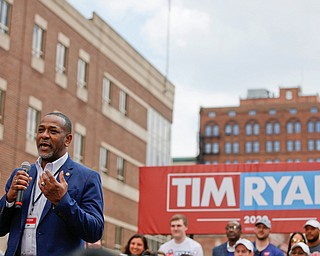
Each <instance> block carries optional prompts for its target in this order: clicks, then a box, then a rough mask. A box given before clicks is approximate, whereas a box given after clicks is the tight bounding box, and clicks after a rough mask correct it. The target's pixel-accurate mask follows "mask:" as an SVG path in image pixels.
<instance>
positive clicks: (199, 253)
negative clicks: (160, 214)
mask: <svg viewBox="0 0 320 256" xmlns="http://www.w3.org/2000/svg"><path fill="white" fill-rule="evenodd" d="M170 230H171V235H172V237H173V239H171V240H170V241H168V242H166V243H164V244H162V245H161V246H160V248H159V251H162V252H164V253H165V254H166V255H168V256H177V255H182V254H189V255H192V256H203V249H202V246H201V245H200V244H199V243H198V242H196V241H194V240H193V239H191V238H190V237H187V235H186V231H187V230H188V221H187V218H186V216H184V215H183V214H176V215H173V216H172V217H171V219H170Z"/></svg>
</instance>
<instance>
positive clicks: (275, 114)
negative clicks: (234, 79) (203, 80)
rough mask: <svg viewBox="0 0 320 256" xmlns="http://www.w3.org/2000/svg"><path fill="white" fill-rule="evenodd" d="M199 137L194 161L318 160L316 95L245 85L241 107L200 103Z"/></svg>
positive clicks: (319, 124) (319, 117)
mask: <svg viewBox="0 0 320 256" xmlns="http://www.w3.org/2000/svg"><path fill="white" fill-rule="evenodd" d="M199 136H200V138H199V152H200V153H199V155H198V157H197V162H198V163H199V164H216V163H226V164H232V163H258V162H267V163H275V162H302V161H308V162H313V161H318V162H319V161H320V156H319V153H320V101H319V96H318V95H310V96H305V95H302V93H301V88H300V87H295V88H280V95H279V97H274V96H273V95H271V94H270V92H269V91H267V90H264V89H258V90H249V91H248V95H247V98H245V99H240V106H237V107H216V108H201V109H200V129H199Z"/></svg>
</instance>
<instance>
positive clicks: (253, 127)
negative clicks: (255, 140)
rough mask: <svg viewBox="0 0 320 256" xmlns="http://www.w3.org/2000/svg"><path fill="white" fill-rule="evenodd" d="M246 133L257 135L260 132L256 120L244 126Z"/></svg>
mask: <svg viewBox="0 0 320 256" xmlns="http://www.w3.org/2000/svg"><path fill="white" fill-rule="evenodd" d="M245 129H246V135H259V133H260V125H259V124H258V123H256V122H252V121H251V122H249V123H247V124H246V126H245Z"/></svg>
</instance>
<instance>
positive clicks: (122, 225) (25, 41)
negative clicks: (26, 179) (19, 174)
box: [0, 0, 175, 249]
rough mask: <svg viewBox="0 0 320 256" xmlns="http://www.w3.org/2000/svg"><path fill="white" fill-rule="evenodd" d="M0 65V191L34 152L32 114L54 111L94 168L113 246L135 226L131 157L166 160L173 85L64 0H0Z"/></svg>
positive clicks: (76, 154) (80, 157) (0, 244)
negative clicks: (62, 115) (69, 124)
mask: <svg viewBox="0 0 320 256" xmlns="http://www.w3.org/2000/svg"><path fill="white" fill-rule="evenodd" d="M0 67H1V68H0V151H1V154H0V163H1V169H0V178H1V179H0V187H1V188H2V192H1V194H3V193H4V186H5V183H6V181H7V179H8V177H9V175H10V174H11V172H12V170H13V169H14V168H15V167H18V166H20V165H21V163H22V162H24V161H29V162H34V161H35V160H36V158H37V155H38V154H37V149H36V146H35V135H36V132H37V125H38V123H39V120H40V119H41V118H42V117H43V116H44V114H46V113H48V112H51V111H61V112H63V113H65V114H67V115H68V116H69V117H70V118H71V120H72V122H73V127H74V130H73V134H74V137H73V138H74V139H73V142H72V144H71V147H70V148H69V154H70V155H71V157H72V158H73V159H74V160H75V161H78V162H80V163H83V164H85V165H87V166H89V167H91V168H93V169H94V170H96V171H97V172H99V173H100V174H101V178H102V183H103V192H104V198H105V205H104V216H105V231H104V235H103V237H102V245H103V246H104V247H108V248H110V249H121V247H122V246H123V245H124V244H125V243H126V242H127V240H128V239H129V237H130V236H131V235H132V234H134V233H136V232H137V225H138V224H137V221H138V201H139V167H140V166H144V165H149V166H153V165H170V164H171V154H170V144H171V143H170V137H171V124H172V113H173V102H174V89H175V88H174V85H173V84H171V83H170V82H167V80H166V78H165V77H164V76H163V75H162V74H161V73H160V72H159V71H158V70H157V69H156V68H155V67H154V66H152V65H151V64H150V63H149V62H148V61H147V60H146V59H145V58H144V57H143V56H141V55H140V54H139V53H138V52H137V51H136V50H135V49H134V48H133V47H132V46H130V45H129V44H128V42H126V41H125V40H124V39H123V38H122V37H121V36H119V34H118V33H117V32H116V31H114V30H113V29H112V28H111V27H110V26H109V25H108V24H106V23H105V22H104V21H103V20H102V19H101V18H100V17H99V16H97V15H96V14H95V13H93V16H92V18H91V19H89V20H87V19H85V18H84V17H83V16H82V15H81V14H80V13H78V12H77V11H76V10H75V9H74V8H73V7H72V6H71V5H70V4H69V3H68V2H67V1H66V0H0ZM151 207H152V206H151ZM149 238H150V239H152V241H150V244H152V246H154V247H157V245H158V244H159V243H161V242H162V241H163V240H162V238H161V237H149ZM4 240H5V239H0V249H4V246H5V241H4Z"/></svg>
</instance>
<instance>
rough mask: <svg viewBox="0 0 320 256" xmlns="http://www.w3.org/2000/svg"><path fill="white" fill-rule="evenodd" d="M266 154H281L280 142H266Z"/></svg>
mask: <svg viewBox="0 0 320 256" xmlns="http://www.w3.org/2000/svg"><path fill="white" fill-rule="evenodd" d="M266 152H267V153H271V152H280V141H277V140H276V141H266Z"/></svg>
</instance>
